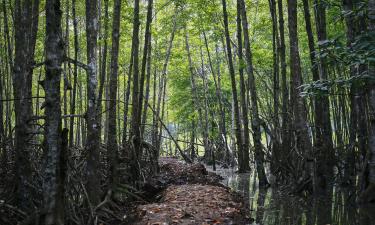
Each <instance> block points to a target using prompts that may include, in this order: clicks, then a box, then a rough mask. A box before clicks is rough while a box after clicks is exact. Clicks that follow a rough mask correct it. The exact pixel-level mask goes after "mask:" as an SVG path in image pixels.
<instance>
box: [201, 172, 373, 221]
mask: <svg viewBox="0 0 375 225" xmlns="http://www.w3.org/2000/svg"><path fill="white" fill-rule="evenodd" d="M208 170H210V168H209V167H208ZM216 173H218V174H220V175H221V176H223V177H224V180H223V181H222V183H223V184H224V185H227V186H228V187H230V188H232V189H233V190H236V191H237V192H239V193H241V194H242V195H243V196H244V197H245V199H248V201H247V202H246V204H247V205H248V207H249V209H250V211H249V216H250V217H251V218H252V221H254V223H253V224H259V225H327V224H330V225H375V207H374V205H368V206H361V207H360V208H359V207H358V206H357V205H356V203H355V199H356V196H355V193H354V192H353V191H352V190H348V189H340V188H333V189H332V190H329V191H328V193H330V194H328V195H327V196H325V197H321V198H319V199H317V198H312V197H297V196H293V195H288V194H287V193H286V191H282V190H278V189H276V188H269V189H266V190H264V189H259V188H258V185H257V179H256V174H255V172H254V171H253V172H252V173H248V174H236V173H235V171H234V170H233V169H218V170H217V171H216Z"/></svg>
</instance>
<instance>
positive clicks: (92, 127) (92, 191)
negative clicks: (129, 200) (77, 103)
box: [86, 0, 101, 205]
mask: <svg viewBox="0 0 375 225" xmlns="http://www.w3.org/2000/svg"><path fill="white" fill-rule="evenodd" d="M98 22H99V17H98V0H86V35H87V65H88V70H87V101H88V102H87V142H86V148H87V151H88V153H87V185H86V189H87V194H88V196H89V201H90V202H91V204H92V205H97V204H98V203H99V201H100V195H101V190H100V181H101V176H100V172H99V171H100V165H99V154H100V153H99V146H100V136H99V126H100V124H99V121H98V113H99V112H98V111H97V110H98V108H99V107H98V102H97V96H96V91H97V86H98V80H97V77H98V60H97V55H96V54H97V45H98V43H97V39H98Z"/></svg>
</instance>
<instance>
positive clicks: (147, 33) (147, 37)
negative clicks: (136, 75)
mask: <svg viewBox="0 0 375 225" xmlns="http://www.w3.org/2000/svg"><path fill="white" fill-rule="evenodd" d="M152 7H153V0H149V1H148V6H147V19H146V30H145V41H144V47H143V58H142V68H141V77H140V81H139V82H140V84H139V93H140V94H139V98H138V105H139V110H138V118H137V121H138V123H139V124H140V125H141V127H142V128H141V129H142V130H143V127H144V126H143V124H142V106H143V100H144V96H143V89H144V83H145V77H146V64H147V56H148V55H149V50H148V49H149V48H151V44H150V43H151V22H152ZM147 79H148V78H147ZM148 80H149V79H148ZM146 89H147V88H146ZM146 101H147V100H146ZM146 109H147V107H146ZM140 133H141V135H140V136H141V137H142V136H143V133H142V132H141V131H140Z"/></svg>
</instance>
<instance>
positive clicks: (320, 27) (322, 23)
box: [314, 0, 335, 193]
mask: <svg viewBox="0 0 375 225" xmlns="http://www.w3.org/2000/svg"><path fill="white" fill-rule="evenodd" d="M324 4H325V3H324V2H323V1H321V0H314V5H315V13H316V14H315V19H316V29H317V34H318V41H319V42H322V41H325V40H326V39H327V28H326V9H325V7H326V6H325V5H324ZM322 50H323V49H322V48H320V51H322ZM318 65H319V78H320V80H321V81H326V80H327V77H328V68H327V63H326V62H325V59H324V58H320V60H319V64H318ZM329 106H330V101H329V97H328V96H326V95H323V96H316V98H315V114H316V115H315V132H316V134H315V135H316V141H315V143H314V145H315V146H314V148H315V149H314V152H315V155H316V157H317V159H316V175H315V178H316V182H314V183H315V191H316V192H318V193H325V192H327V191H328V190H329V188H328V185H330V183H332V182H333V167H334V157H335V155H334V154H335V153H334V149H333V142H332V127H331V115H330V107H329Z"/></svg>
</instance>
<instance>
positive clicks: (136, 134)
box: [129, 0, 141, 182]
mask: <svg viewBox="0 0 375 225" xmlns="http://www.w3.org/2000/svg"><path fill="white" fill-rule="evenodd" d="M139 25H140V22H139V0H135V1H134V18H133V38H132V47H133V53H132V54H133V90H132V117H131V131H130V136H129V141H130V143H131V145H132V147H131V148H130V151H131V159H132V160H131V162H132V163H131V166H130V170H131V171H130V173H131V176H132V178H133V181H134V182H136V181H137V180H138V179H139V172H140V171H139V168H138V161H139V159H140V157H141V149H140V146H141V145H140V143H141V140H140V139H141V136H140V133H141V131H140V124H139V122H138V112H139V111H140V107H141V106H140V105H139V95H140V93H139Z"/></svg>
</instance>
